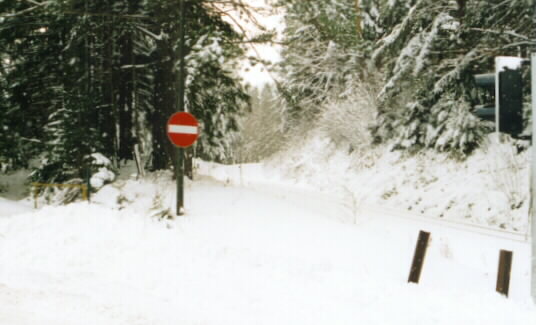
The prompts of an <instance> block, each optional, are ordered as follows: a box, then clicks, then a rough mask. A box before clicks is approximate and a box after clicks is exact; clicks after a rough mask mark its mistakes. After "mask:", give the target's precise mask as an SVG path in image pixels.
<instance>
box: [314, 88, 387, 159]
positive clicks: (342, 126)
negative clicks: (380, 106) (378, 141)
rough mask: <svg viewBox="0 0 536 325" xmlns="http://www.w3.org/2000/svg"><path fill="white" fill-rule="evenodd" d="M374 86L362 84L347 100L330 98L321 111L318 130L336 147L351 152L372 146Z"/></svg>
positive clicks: (374, 110)
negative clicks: (345, 147)
mask: <svg viewBox="0 0 536 325" xmlns="http://www.w3.org/2000/svg"><path fill="white" fill-rule="evenodd" d="M376 105H377V104H376V96H375V92H374V89H372V86H370V85H367V84H364V83H359V84H356V85H354V86H353V87H352V88H351V93H350V94H349V95H347V96H346V97H345V98H344V99H342V100H341V99H331V100H329V101H328V102H327V103H326V104H325V105H323V106H322V108H321V113H320V115H319V118H318V120H317V122H316V125H317V127H318V129H319V130H320V131H321V132H323V133H325V134H326V135H327V136H328V137H329V139H331V140H332V141H333V142H335V143H336V144H337V145H348V146H349V150H350V151H354V150H358V151H362V149H364V148H368V147H370V144H371V142H372V138H371V135H370V127H371V126H372V125H373V124H374V121H375V117H376V114H377V109H376V107H377V106H376Z"/></svg>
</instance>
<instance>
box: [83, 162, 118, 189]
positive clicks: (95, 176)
mask: <svg viewBox="0 0 536 325" xmlns="http://www.w3.org/2000/svg"><path fill="white" fill-rule="evenodd" d="M88 160H89V162H90V168H91V178H90V180H89V183H90V185H91V188H92V189H93V190H98V189H100V188H101V187H103V186H104V185H105V184H108V183H111V182H113V181H114V180H115V173H114V169H113V167H112V162H111V161H110V159H108V158H106V157H104V156H103V155H102V154H100V153H94V154H91V155H90V156H89V157H88Z"/></svg>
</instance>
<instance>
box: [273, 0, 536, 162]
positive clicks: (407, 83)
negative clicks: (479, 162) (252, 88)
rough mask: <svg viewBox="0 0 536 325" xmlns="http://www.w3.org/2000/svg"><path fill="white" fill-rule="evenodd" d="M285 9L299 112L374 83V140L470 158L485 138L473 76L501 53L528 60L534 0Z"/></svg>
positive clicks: (285, 78)
mask: <svg viewBox="0 0 536 325" xmlns="http://www.w3.org/2000/svg"><path fill="white" fill-rule="evenodd" d="M278 4H279V6H281V7H283V8H285V10H286V12H287V14H286V18H285V22H286V26H287V28H286V30H285V35H284V45H285V46H284V50H283V62H282V64H281V71H282V84H283V86H282V89H283V94H284V95H285V96H284V97H285V98H286V101H287V104H288V106H289V109H288V111H289V115H290V116H291V117H294V118H299V119H302V118H306V119H311V120H314V119H315V118H316V116H317V115H318V114H319V107H321V106H322V105H323V104H325V103H326V102H327V101H330V100H333V99H337V100H340V99H344V98H348V96H350V95H352V94H353V93H354V92H355V88H356V85H359V84H367V85H369V86H370V85H372V86H374V87H373V88H376V89H377V91H375V92H374V95H375V96H376V98H377V115H376V120H375V121H374V123H373V124H374V125H373V126H372V127H371V132H372V136H373V139H374V141H375V143H389V144H390V145H391V146H393V147H394V148H399V149H411V150H420V149H422V148H432V149H434V150H439V151H448V152H452V153H455V154H459V155H462V156H463V155H465V154H467V153H469V152H471V150H472V149H474V148H475V147H476V146H477V145H478V143H479V142H480V140H481V139H482V137H483V136H484V135H485V134H486V132H487V131H486V124H485V123H482V122H480V121H479V120H478V119H477V118H475V117H474V116H473V115H472V114H471V111H472V109H473V107H474V104H475V103H476V102H477V101H478V99H479V97H478V96H479V95H478V94H476V93H475V85H474V80H473V75H474V74H475V73H483V72H488V71H493V69H494V65H493V64H494V57H495V56H519V57H525V58H527V57H528V54H529V50H530V48H531V46H534V41H533V38H532V41H531V37H533V35H532V33H533V30H534V26H535V24H534V23H533V17H534V11H533V7H534V6H533V2H532V1H527V0H511V1H502V0H474V1H465V0H458V1H452V0H439V1H437V0H324V1H299V0H279V1H278Z"/></svg>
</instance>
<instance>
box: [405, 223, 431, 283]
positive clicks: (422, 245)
mask: <svg viewBox="0 0 536 325" xmlns="http://www.w3.org/2000/svg"><path fill="white" fill-rule="evenodd" d="M429 240H430V233H429V232H426V231H422V230H421V231H420V232H419V238H418V239H417V245H416V247H415V254H414V255H413V262H412V263H411V269H410V271H409V277H408V282H413V283H419V278H420V277H421V271H422V266H423V264H424V257H425V256H426V249H427V248H428V241H429Z"/></svg>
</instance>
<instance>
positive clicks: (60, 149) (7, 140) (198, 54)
mask: <svg viewBox="0 0 536 325" xmlns="http://www.w3.org/2000/svg"><path fill="white" fill-rule="evenodd" d="M185 3H186V19H185V24H186V27H185V31H186V50H185V51H186V53H185V54H186V94H185V102H186V104H185V105H186V109H187V110H188V111H190V112H192V113H193V114H194V115H196V116H197V117H198V119H199V120H200V122H201V128H202V130H203V135H202V137H201V138H200V140H199V143H198V145H197V147H196V150H197V155H198V156H200V157H202V158H204V159H208V160H215V161H227V162H229V161H240V160H246V161H255V160H258V159H259V157H261V156H262V157H265V156H266V154H260V153H259V152H264V153H270V154H271V153H273V152H275V151H277V145H275V144H274V143H273V142H272V143H268V142H267V141H266V140H264V139H262V138H261V137H260V135H261V134H267V135H268V134H277V135H278V137H279V138H283V137H284V136H285V135H284V133H289V131H292V129H293V128H295V127H296V126H297V125H304V124H307V123H311V124H315V123H317V121H319V120H320V121H321V120H323V119H324V118H325V117H326V116H327V115H330V116H332V115H331V113H329V114H328V113H327V111H326V109H327V108H329V109H330V110H331V111H330V112H333V111H337V110H338V112H339V114H342V116H338V117H337V118H338V120H340V121H341V123H353V124H352V125H343V126H341V128H342V129H341V130H340V131H337V130H331V131H330V132H331V133H332V134H338V137H339V138H345V139H353V140H351V141H350V140H349V141H350V142H352V141H353V142H368V143H381V144H389V145H390V146H392V147H393V148H394V149H404V150H421V149H423V148H431V149H433V150H439V151H447V152H451V153H454V154H457V155H461V156H464V155H466V154H468V153H470V152H471V151H472V150H473V149H474V148H475V147H476V146H478V144H479V142H480V141H481V139H482V138H483V137H484V136H485V134H486V132H488V130H487V126H486V123H484V122H481V121H480V120H478V119H477V118H476V117H474V116H473V115H472V114H471V111H472V110H473V108H474V105H475V103H476V102H478V100H479V96H480V95H479V94H478V93H476V92H475V91H474V88H475V87H474V81H473V77H472V76H473V75H474V74H475V73H482V72H487V71H491V70H493V60H494V57H495V56H499V55H501V56H521V57H527V56H528V53H529V50H530V48H531V46H533V45H534V41H533V38H532V37H533V35H531V33H532V30H533V26H534V25H533V17H534V12H533V10H532V7H533V6H532V4H531V1H528V0H510V1H500V0H492V1H488V0H475V1H462V0H457V1H452V0H439V1H437V0H315V1H302V0H270V1H268V3H269V4H271V5H273V6H274V7H275V8H277V9H278V10H280V11H281V12H283V13H284V24H285V30H284V32H283V37H282V61H281V62H280V64H279V65H278V67H277V69H276V70H277V71H276V72H277V75H278V80H277V82H276V85H277V87H276V88H277V94H275V95H273V94H272V92H270V95H269V96H268V95H267V94H268V92H266V91H264V93H263V91H260V90H259V91H253V92H252V91H249V92H247V91H246V89H244V87H243V86H242V83H241V82H240V78H239V77H238V74H237V72H236V71H237V70H236V64H237V62H239V60H243V59H244V46H243V45H244V43H247V42H250V41H252V40H246V39H245V37H244V35H243V34H242V33H241V32H239V31H240V28H233V27H232V26H231V25H230V24H229V23H228V22H227V21H228V20H225V19H224V18H225V16H226V15H228V12H229V10H228V9H231V11H234V12H237V13H241V14H242V15H243V16H246V17H247V15H248V12H249V10H251V8H250V7H248V5H247V4H246V3H247V1H243V0H233V1H224V2H221V1H213V0H196V1H189V0H188V1H185ZM179 8H180V6H179V2H178V1H169V0H153V1H146V0H115V1H114V0H96V1H88V0H42V1H34V0H24V1H0V163H1V167H2V169H15V168H19V167H28V164H29V162H30V161H37V162H38V164H37V167H35V166H34V169H35V172H34V174H33V175H34V178H35V179H39V180H46V181H65V180H68V179H71V178H73V177H80V176H82V174H83V173H82V169H83V168H84V167H85V166H86V165H88V164H91V163H92V162H91V160H92V159H93V158H91V157H92V156H91V155H92V154H94V153H101V154H102V155H104V156H105V157H108V158H109V159H110V160H111V161H112V162H113V165H114V166H116V167H117V166H120V164H121V163H122V162H124V161H126V160H129V159H132V155H133V151H134V146H138V147H139V148H140V149H141V151H142V152H143V153H145V154H146V155H147V156H148V157H149V159H148V166H149V167H150V168H152V169H164V168H169V167H171V166H172V165H173V162H172V160H171V159H170V157H172V156H173V155H172V154H171V153H172V147H171V145H170V144H169V142H168V141H167V138H166V135H165V129H164V125H165V122H166V120H167V118H168V116H169V115H170V114H171V113H172V112H174V111H176V110H177V102H178V97H177V93H178V91H177V90H178V84H179V81H178V70H179V69H178V67H179V53H178V42H179V34H180V31H181V28H180V26H181V21H180V19H179V17H180V15H179ZM255 41H270V38H269V37H259V38H258V39H257V40H255ZM248 94H254V95H255V94H256V95H255V96H257V97H259V99H258V100H256V101H255V103H258V102H264V103H270V104H267V105H264V104H262V105H261V104H256V106H258V107H261V106H262V107H266V108H264V109H268V110H270V112H260V111H258V109H259V108H258V109H257V110H256V111H254V112H253V114H252V115H251V116H250V117H249V118H246V119H243V118H241V117H240V116H241V115H242V113H244V112H247V111H248V108H249V104H250V96H249V95H248ZM262 96H264V99H261V98H260V97H262ZM275 97H279V99H282V100H281V101H278V100H276V99H275ZM341 107H342V108H341ZM354 107H355V108H354ZM339 108H341V109H339ZM241 124H242V126H243V131H242V134H238V132H239V129H240V125H241ZM254 125H257V126H255V127H253V126H254ZM354 125H355V130H356V131H355V134H350V133H354V131H352V130H353V129H354ZM266 126H269V127H271V129H269V130H264V129H263V127H266ZM330 127H331V126H330ZM333 127H336V126H335V125H333ZM343 129H344V131H342V130H343ZM341 132H342V133H344V134H341ZM298 133H299V131H298ZM237 134H238V135H237ZM336 140H337V139H336ZM248 141H249V142H248ZM232 146H235V147H234V148H232ZM236 146H241V147H240V148H239V147H236ZM351 148H355V144H351ZM352 150H353V149H352Z"/></svg>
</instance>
